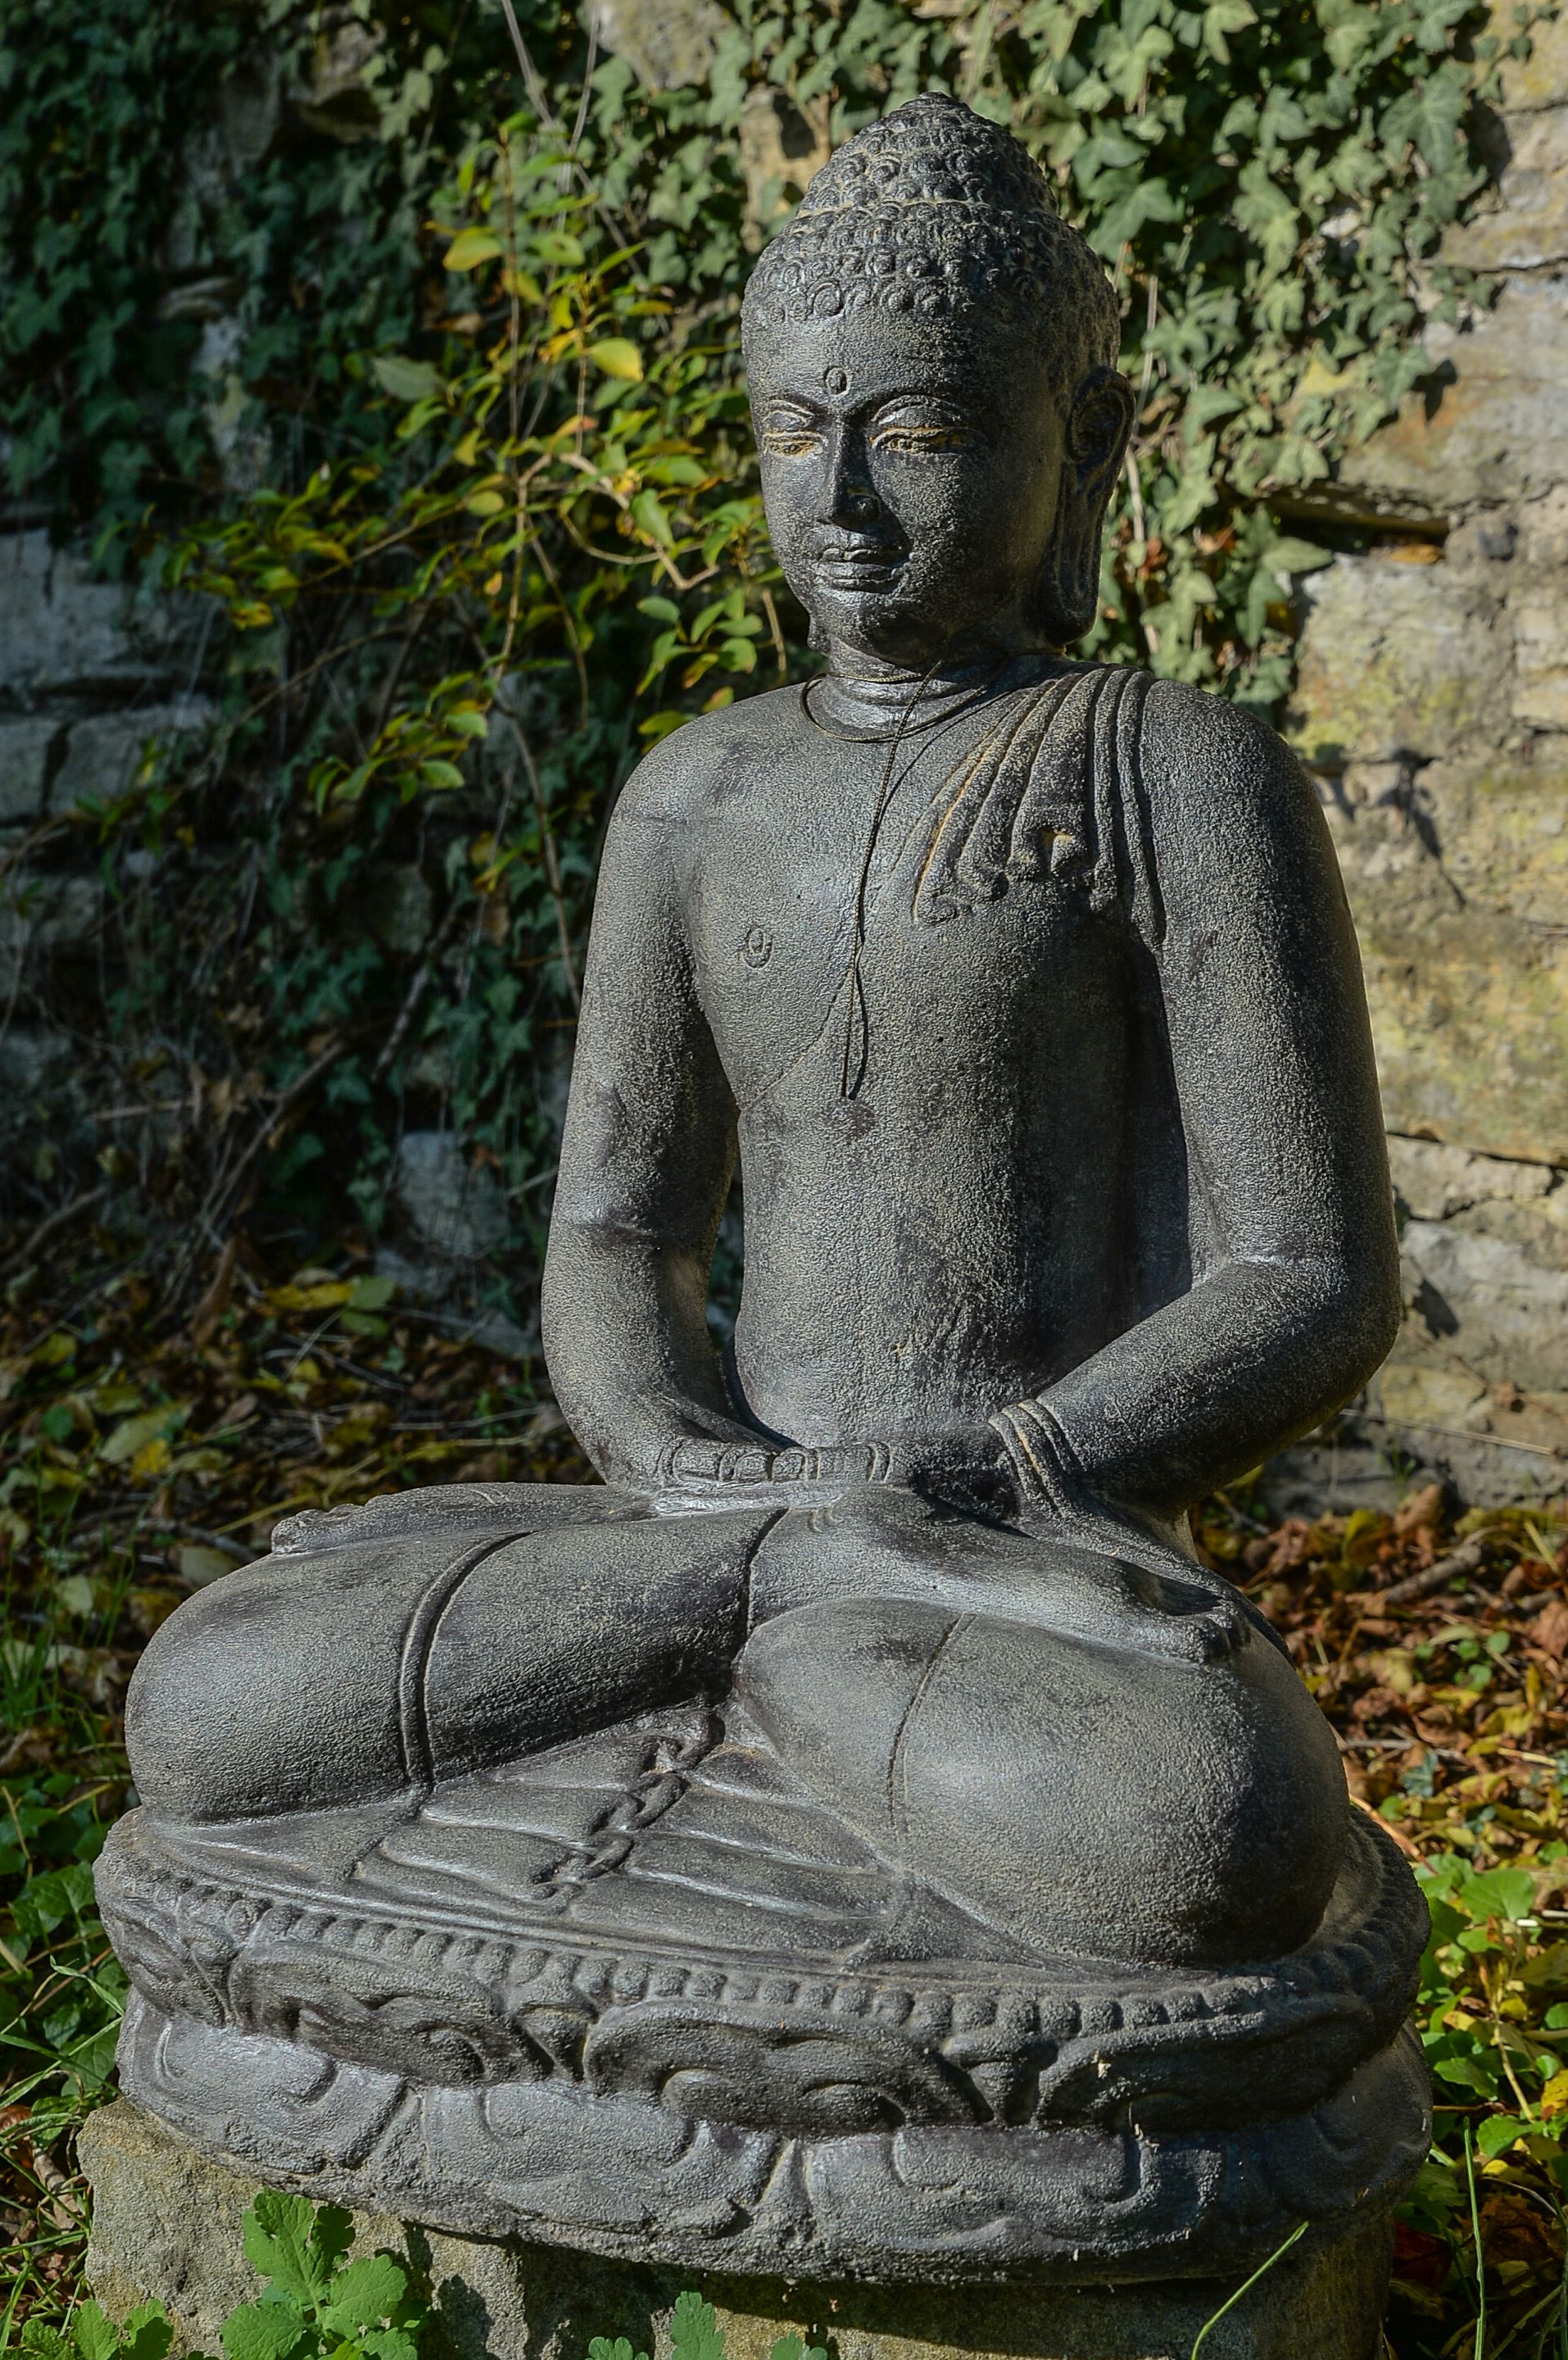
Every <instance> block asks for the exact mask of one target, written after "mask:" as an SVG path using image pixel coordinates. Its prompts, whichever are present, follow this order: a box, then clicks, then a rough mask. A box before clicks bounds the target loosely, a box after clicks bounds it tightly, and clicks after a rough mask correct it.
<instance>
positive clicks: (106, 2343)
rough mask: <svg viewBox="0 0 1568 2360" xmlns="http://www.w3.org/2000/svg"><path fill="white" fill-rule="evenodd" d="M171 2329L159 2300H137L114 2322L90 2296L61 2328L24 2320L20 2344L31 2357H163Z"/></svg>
mask: <svg viewBox="0 0 1568 2360" xmlns="http://www.w3.org/2000/svg"><path fill="white" fill-rule="evenodd" d="M173 2341H174V2330H173V2328H172V2327H170V2325H169V2321H168V2319H167V2318H166V2317H165V2315H164V2309H163V2305H162V2303H161V2302H157V2301H153V2302H144V2303H138V2304H137V2306H136V2310H135V2311H129V2312H127V2313H126V2315H125V2319H124V2320H123V2321H120V2322H115V2321H114V2320H112V2319H110V2318H109V2317H108V2315H107V2314H106V2313H105V2311H103V2307H102V2306H101V2305H100V2304H98V2303H96V2302H93V2301H91V2300H89V2301H87V2302H82V2303H78V2305H77V2307H76V2309H75V2310H74V2311H72V2313H71V2320H70V2322H69V2324H68V2325H67V2326H66V2327H64V2328H59V2327H50V2326H49V2324H48V2323H47V2322H45V2321H44V2320H41V2319H29V2320H27V2321H25V2322H24V2323H23V2327H22V2334H21V2345H22V2349H23V2351H24V2352H27V2353H30V2354H32V2355H34V2360H164V2355H165V2354H166V2353H167V2352H168V2350H169V2345H170V2344H172V2343H173Z"/></svg>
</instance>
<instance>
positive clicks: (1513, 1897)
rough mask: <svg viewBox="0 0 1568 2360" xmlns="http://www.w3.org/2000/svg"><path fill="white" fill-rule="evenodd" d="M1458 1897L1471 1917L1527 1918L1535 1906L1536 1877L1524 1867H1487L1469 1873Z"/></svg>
mask: <svg viewBox="0 0 1568 2360" xmlns="http://www.w3.org/2000/svg"><path fill="white" fill-rule="evenodd" d="M1457 1898H1458V1900H1459V1901H1460V1903H1461V1905H1462V1906H1463V1907H1465V1909H1467V1910H1468V1911H1469V1912H1470V1915H1471V1917H1502V1918H1519V1917H1529V1915H1530V1911H1531V1909H1532V1908H1533V1907H1534V1906H1535V1880H1534V1878H1533V1877H1531V1876H1530V1874H1529V1873H1528V1872H1527V1871H1526V1870H1524V1869H1522V1868H1488V1869H1486V1870H1485V1871H1484V1872H1483V1873H1482V1874H1480V1875H1479V1876H1467V1877H1466V1878H1465V1882H1464V1884H1463V1885H1461V1886H1460V1888H1459V1892H1458V1896H1457Z"/></svg>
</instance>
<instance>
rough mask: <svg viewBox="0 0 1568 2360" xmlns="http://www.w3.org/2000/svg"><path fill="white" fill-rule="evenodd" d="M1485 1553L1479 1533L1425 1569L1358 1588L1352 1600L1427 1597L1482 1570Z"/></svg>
mask: <svg viewBox="0 0 1568 2360" xmlns="http://www.w3.org/2000/svg"><path fill="white" fill-rule="evenodd" d="M1485 1561H1486V1543H1485V1541H1484V1540H1483V1539H1482V1538H1481V1537H1480V1535H1478V1534H1477V1535H1476V1536H1475V1539H1473V1540H1467V1541H1461V1542H1460V1544H1459V1546H1458V1547H1457V1548H1456V1549H1450V1551H1449V1553H1448V1555H1447V1556H1446V1557H1439V1558H1438V1560H1437V1562H1436V1564H1435V1565H1429V1566H1428V1567H1427V1568H1426V1570H1425V1572H1424V1573H1410V1574H1407V1575H1406V1577H1405V1579H1404V1580H1403V1581H1396V1582H1392V1583H1390V1585H1389V1587H1388V1589H1387V1590H1357V1591H1356V1596H1355V1598H1354V1600H1353V1601H1352V1603H1353V1604H1355V1605H1356V1606H1361V1607H1373V1608H1375V1607H1379V1606H1404V1605H1407V1604H1408V1603H1409V1602H1410V1600H1411V1599H1412V1598H1425V1597H1427V1596H1429V1595H1430V1593H1431V1592H1432V1590H1446V1589H1447V1587H1448V1585H1449V1583H1450V1582H1451V1581H1459V1580H1461V1579H1463V1578H1464V1576H1465V1574H1467V1573H1479V1571H1480V1570H1481V1567H1482V1565H1483V1564H1484V1563H1485Z"/></svg>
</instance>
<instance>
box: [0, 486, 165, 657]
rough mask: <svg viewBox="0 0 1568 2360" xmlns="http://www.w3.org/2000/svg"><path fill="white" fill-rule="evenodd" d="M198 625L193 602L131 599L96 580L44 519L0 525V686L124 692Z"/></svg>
mask: <svg viewBox="0 0 1568 2360" xmlns="http://www.w3.org/2000/svg"><path fill="white" fill-rule="evenodd" d="M197 625H198V612H197V610H194V609H193V606H192V602H191V601H183V602H180V601H172V600H169V599H164V598H158V597H155V596H151V595H149V596H147V597H145V598H143V599H140V600H134V599H132V598H131V597H129V596H128V595H127V594H126V592H125V590H124V588H122V587H121V585H119V584H117V583H113V582H99V581H94V580H93V578H92V576H91V574H89V573H88V571H87V569H86V567H85V565H84V564H83V563H82V560H81V558H80V557H79V556H78V555H77V554H76V553H75V552H72V551H71V550H67V549H57V548H56V547H55V546H54V545H53V543H52V542H51V541H50V540H49V534H48V533H47V531H45V530H42V529H41V528H38V529H37V530H32V531H27V532H10V533H0V694H21V695H24V696H27V697H29V698H33V697H39V696H46V695H51V694H60V693H68V692H73V691H79V690H82V689H84V688H85V689H87V690H89V691H91V692H93V693H101V692H102V691H103V689H105V688H112V687H118V688H119V689H120V691H121V693H122V694H124V693H125V692H126V691H127V690H134V689H136V687H138V686H140V685H141V684H142V683H145V682H146V681H147V680H149V679H157V678H158V677H160V676H161V675H162V674H164V673H165V672H167V670H168V669H169V665H170V663H175V662H178V661H179V660H180V654H181V652H182V651H185V652H189V650H190V648H191V634H192V629H193V627H196V626H197Z"/></svg>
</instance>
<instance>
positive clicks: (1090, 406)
mask: <svg viewBox="0 0 1568 2360" xmlns="http://www.w3.org/2000/svg"><path fill="white" fill-rule="evenodd" d="M1133 414H1134V402H1133V391H1132V388H1131V386H1130V385H1129V384H1128V383H1127V379H1126V377H1123V376H1122V375H1121V373H1120V371H1119V370H1117V369H1113V368H1095V369H1091V370H1090V371H1089V374H1088V376H1087V377H1084V378H1083V382H1082V384H1081V385H1080V386H1079V388H1078V390H1077V392H1076V393H1075V394H1074V395H1073V407H1072V409H1071V410H1070V411H1069V413H1068V418H1067V431H1066V433H1065V434H1064V436H1063V438H1062V443H1063V449H1062V480H1061V485H1060V486H1059V488H1058V491H1057V497H1056V524H1055V529H1054V530H1053V531H1052V533H1051V551H1050V553H1049V555H1048V556H1047V558H1046V561H1045V565H1044V568H1043V571H1042V573H1041V576H1040V611H1041V616H1042V619H1043V620H1044V623H1045V626H1046V634H1047V637H1048V638H1049V639H1050V640H1051V645H1052V646H1053V647H1067V646H1069V645H1070V644H1071V643H1072V641H1073V640H1074V639H1082V638H1083V634H1084V632H1085V631H1086V630H1088V628H1089V627H1090V625H1091V624H1092V623H1093V622H1094V607H1095V604H1096V602H1097V600H1098V597H1099V592H1100V535H1101V531H1102V529H1103V527H1104V525H1105V508H1106V504H1107V503H1108V501H1109V499H1110V497H1111V487H1112V486H1113V485H1114V484H1115V482H1116V476H1117V475H1118V474H1119V473H1120V471H1121V465H1122V462H1123V460H1124V459H1125V458H1126V456H1127V443H1128V442H1129V441H1130V439H1131V436H1132V427H1133Z"/></svg>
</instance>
